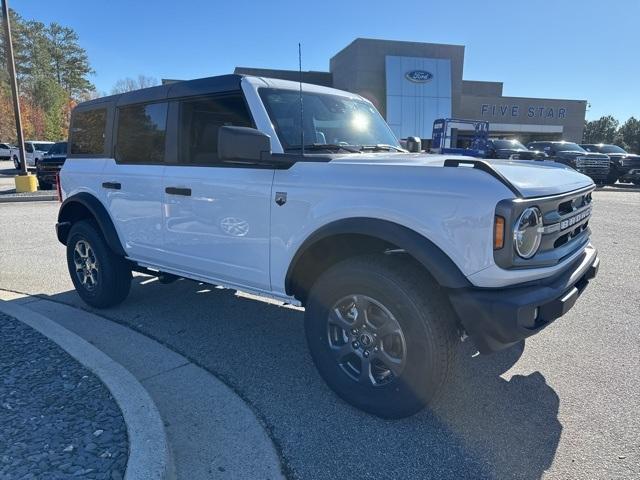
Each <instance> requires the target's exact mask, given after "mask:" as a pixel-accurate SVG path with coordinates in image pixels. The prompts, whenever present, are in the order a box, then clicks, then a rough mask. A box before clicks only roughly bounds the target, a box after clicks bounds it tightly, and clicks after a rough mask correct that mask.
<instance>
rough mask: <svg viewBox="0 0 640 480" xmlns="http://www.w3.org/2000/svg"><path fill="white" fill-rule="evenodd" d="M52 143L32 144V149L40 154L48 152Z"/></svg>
mask: <svg viewBox="0 0 640 480" xmlns="http://www.w3.org/2000/svg"><path fill="white" fill-rule="evenodd" d="M52 145H53V143H34V144H33V147H34V148H35V149H36V150H40V151H41V152H48V151H49V149H50V148H51V147H52Z"/></svg>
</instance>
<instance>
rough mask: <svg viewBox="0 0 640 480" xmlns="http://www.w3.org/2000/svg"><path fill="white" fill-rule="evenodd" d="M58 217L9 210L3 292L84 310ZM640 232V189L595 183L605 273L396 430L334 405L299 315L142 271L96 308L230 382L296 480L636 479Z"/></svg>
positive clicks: (466, 362) (639, 455)
mask: <svg viewBox="0 0 640 480" xmlns="http://www.w3.org/2000/svg"><path fill="white" fill-rule="evenodd" d="M57 208H58V205H56V204H55V203H51V204H48V203H44V202H43V203H42V204H24V205H23V204H11V205H9V204H7V205H4V206H3V205H0V288H5V289H11V290H16V291H21V292H28V293H31V294H43V295H45V296H48V297H49V298H50V299H51V300H54V301H59V302H64V303H67V304H71V305H75V306H78V307H80V308H86V306H85V305H84V304H83V303H82V302H81V301H80V300H79V298H78V296H77V294H76V293H75V292H74V291H73V286H72V284H71V281H70V279H69V275H68V272H67V270H66V265H65V254H64V247H62V246H61V245H60V244H58V243H57V241H56V238H55V231H54V224H55V219H56V213H57ZM25 218H26V219H28V220H29V224H28V225H29V227H28V228H25V226H24V221H23V219H25ZM638 224H640V189H639V188H637V187H635V188H634V187H625V188H622V187H621V188H616V189H611V188H605V189H603V190H598V191H597V192H596V193H595V194H594V216H593V220H592V221H591V222H590V225H591V228H592V229H593V241H594V243H595V245H596V246H597V248H598V249H599V251H600V255H601V267H600V272H599V274H598V277H597V278H596V280H595V281H594V282H593V283H592V284H591V285H589V287H588V288H587V290H586V292H585V293H584V295H583V296H582V297H581V298H580V299H579V301H578V302H577V304H576V306H575V307H574V308H573V309H572V310H571V311H570V312H569V313H568V314H567V315H566V316H564V317H563V318H561V319H559V320H558V321H557V322H555V323H554V324H553V325H551V326H550V327H549V328H547V329H545V330H544V331H543V332H542V333H540V334H539V335H536V336H535V337H532V338H530V339H528V340H527V342H526V347H525V348H524V350H523V349H522V345H521V346H520V347H519V348H513V349H510V350H508V351H505V352H501V353H498V354H495V355H490V356H477V357H473V356H472V354H473V349H472V347H471V345H469V344H468V343H467V344H465V345H463V362H462V366H463V367H464V368H461V369H460V370H459V372H458V373H457V375H456V378H455V379H454V381H453V382H452V383H451V385H450V386H449V389H448V391H447V392H446V395H445V402H443V404H442V405H440V406H439V407H438V408H437V409H435V411H433V412H428V411H424V412H422V413H420V414H418V415H416V416H414V417H411V418H408V419H403V420H400V421H384V420H380V419H378V418H375V417H371V416H369V415H366V414H364V413H362V412H360V411H358V410H356V409H354V408H351V407H350V406H349V405H346V404H345V403H344V402H342V401H340V400H339V399H338V398H336V396H335V395H334V394H333V393H332V392H331V391H330V390H329V389H328V388H327V387H326V385H325V384H324V383H323V382H322V380H321V379H320V378H319V376H318V374H317V372H316V370H315V368H314V367H313V364H312V362H311V360H310V358H309V354H308V351H307V348H306V344H305V340H304V329H303V325H302V313H301V312H299V311H296V310H293V309H289V308H282V307H279V306H276V305H273V304H269V303H265V302H257V301H252V300H248V299H246V298H239V297H238V296H237V295H234V293H233V292H230V291H227V290H219V289H216V288H215V287H211V286H208V285H198V284H196V283H194V282H188V281H178V282H175V283H173V284H171V285H161V284H159V282H157V281H152V280H149V279H148V278H146V277H141V276H136V277H135V280H134V284H133V286H132V290H131V294H130V296H129V298H128V299H127V300H126V301H125V302H124V303H123V304H122V305H121V306H119V307H117V308H113V309H109V310H102V311H98V312H96V313H97V314H99V315H102V316H106V317H108V318H111V319H112V320H114V321H117V322H120V323H122V324H125V325H127V326H129V327H130V328H133V329H135V330H138V331H140V332H142V333H145V334H146V335H149V336H151V337H153V338H155V339H157V340H159V341H161V342H163V343H164V344H165V345H167V346H169V347H170V348H172V349H174V350H176V351H178V352H180V353H182V354H183V355H185V356H186V357H189V358H190V359H192V360H193V361H195V362H196V363H197V364H199V365H201V366H203V367H204V368H206V369H207V370H209V371H211V372H213V373H214V374H216V375H218V376H219V377H220V378H221V379H222V380H224V381H225V382H226V383H227V384H228V385H230V386H231V387H232V388H233V389H234V390H235V391H236V392H238V393H239V394H240V395H241V396H242V397H243V398H244V399H245V400H246V401H247V402H248V403H249V404H250V405H251V407H252V408H253V409H254V411H255V412H256V413H257V415H258V416H259V417H260V418H261V420H262V421H263V422H264V423H265V425H267V427H268V429H269V432H270V434H271V436H272V438H273V439H274V441H275V442H276V444H277V446H278V448H279V451H280V454H281V456H282V459H283V462H284V464H285V466H286V468H287V474H288V476H289V477H290V478H295V479H298V478H299V479H303V480H312V479H313V480H315V479H317V480H322V479H327V478H358V479H367V478H417V479H430V478H437V479H449V478H451V479H466V478H468V479H478V478H492V479H527V480H537V479H540V478H545V479H558V480H565V479H620V480H622V479H624V480H627V479H638V478H640V415H638V412H640V349H638V341H637V338H638V335H637V331H638V318H639V315H638V312H640V282H639V281H638V280H639V279H640V261H638V259H639V258H640V243H639V242H638V227H637V225H638ZM25 266H28V268H25ZM43 271H45V272H47V274H46V275H42V272H43ZM185 401H187V400H186V399H185Z"/></svg>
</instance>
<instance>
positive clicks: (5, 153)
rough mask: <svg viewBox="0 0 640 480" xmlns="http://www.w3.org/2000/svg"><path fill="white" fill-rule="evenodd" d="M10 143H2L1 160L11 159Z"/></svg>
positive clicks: (0, 147)
mask: <svg viewBox="0 0 640 480" xmlns="http://www.w3.org/2000/svg"><path fill="white" fill-rule="evenodd" d="M12 148H13V147H12V146H11V145H9V144H8V143H0V160H11V149H12Z"/></svg>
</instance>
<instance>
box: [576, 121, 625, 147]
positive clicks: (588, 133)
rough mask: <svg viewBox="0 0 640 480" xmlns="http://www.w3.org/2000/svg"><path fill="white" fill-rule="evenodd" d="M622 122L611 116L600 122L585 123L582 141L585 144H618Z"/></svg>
mask: <svg viewBox="0 0 640 480" xmlns="http://www.w3.org/2000/svg"><path fill="white" fill-rule="evenodd" d="M619 125H620V122H618V120H616V119H615V118H613V117H612V116H611V115H606V116H604V117H600V118H599V119H598V120H592V121H590V122H589V121H585V122H584V133H583V136H582V140H583V142H584V143H616V142H619V140H620V139H619V137H618V126H619Z"/></svg>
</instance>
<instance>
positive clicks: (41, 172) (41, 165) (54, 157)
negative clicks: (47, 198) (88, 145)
mask: <svg viewBox="0 0 640 480" xmlns="http://www.w3.org/2000/svg"><path fill="white" fill-rule="evenodd" d="M66 158H67V142H58V143H55V144H54V145H53V146H52V147H51V148H50V149H49V151H48V152H47V153H45V154H44V156H43V157H42V160H40V161H39V162H38V165H37V166H36V176H37V177H38V185H39V186H40V189H41V190H51V189H52V188H53V185H54V184H55V183H56V174H57V173H58V172H59V171H60V169H61V168H62V165H64V161H65V159H66Z"/></svg>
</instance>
